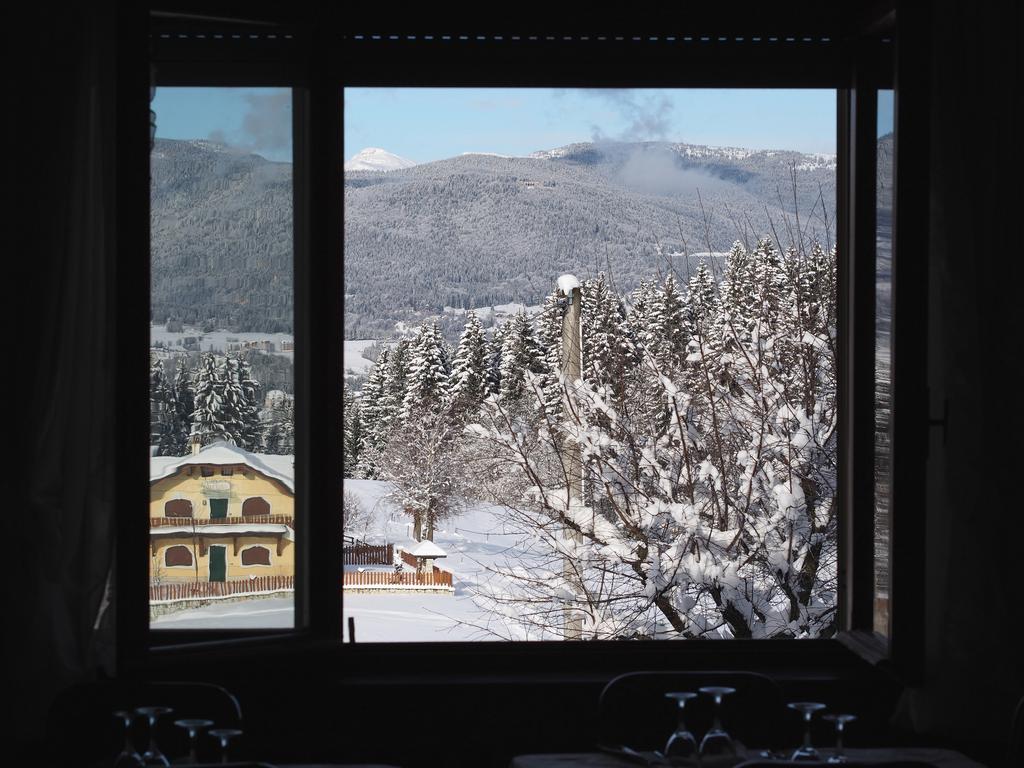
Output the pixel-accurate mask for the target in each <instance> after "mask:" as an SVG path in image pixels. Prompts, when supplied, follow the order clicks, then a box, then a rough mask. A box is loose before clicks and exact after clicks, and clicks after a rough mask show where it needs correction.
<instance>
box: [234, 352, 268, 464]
mask: <svg viewBox="0 0 1024 768" xmlns="http://www.w3.org/2000/svg"><path fill="white" fill-rule="evenodd" d="M238 383H239V385H240V386H241V389H242V394H243V395H244V398H243V402H242V412H241V432H240V434H239V443H238V444H239V445H240V446H241V447H242V448H245V449H246V450H247V451H259V450H260V447H261V443H262V435H263V423H262V422H261V421H260V399H259V398H260V383H259V382H258V381H256V379H255V378H254V377H253V374H252V366H250V365H249V361H248V360H246V359H245V358H244V357H242V358H239V360H238Z"/></svg>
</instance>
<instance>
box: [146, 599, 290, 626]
mask: <svg viewBox="0 0 1024 768" xmlns="http://www.w3.org/2000/svg"><path fill="white" fill-rule="evenodd" d="M150 626H151V627H153V629H291V628H292V627H294V626H295V600H294V599H293V598H292V597H290V596H289V597H267V598H264V599H262V600H246V601H244V602H241V603H214V604H212V605H204V606H203V607H202V608H190V609H188V610H185V611H179V612H177V613H169V614H167V615H165V616H158V617H157V618H155V619H153V620H152V621H151V622H150Z"/></svg>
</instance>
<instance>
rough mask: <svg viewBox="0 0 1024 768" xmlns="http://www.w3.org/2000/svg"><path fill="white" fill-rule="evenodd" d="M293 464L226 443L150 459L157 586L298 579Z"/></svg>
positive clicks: (152, 546) (152, 556) (152, 576)
mask: <svg viewBox="0 0 1024 768" xmlns="http://www.w3.org/2000/svg"><path fill="white" fill-rule="evenodd" d="M293 462H294V458H293V457H292V456H272V455H267V454H258V453H250V452H248V451H245V450H242V449H241V448H239V447H237V446H235V445H232V444H230V443H225V442H218V443H213V444H211V445H207V446H205V447H203V448H202V449H201V450H200V449H199V448H198V446H196V449H195V450H194V451H193V454H192V455H191V456H184V457H176V456H153V457H151V458H150V477H149V488H150V492H149V541H150V583H151V584H174V583H181V582H195V581H213V582H216V581H237V580H246V579H253V578H255V577H258V576H293V575H294V574H295V482H294V476H295V472H294V468H293Z"/></svg>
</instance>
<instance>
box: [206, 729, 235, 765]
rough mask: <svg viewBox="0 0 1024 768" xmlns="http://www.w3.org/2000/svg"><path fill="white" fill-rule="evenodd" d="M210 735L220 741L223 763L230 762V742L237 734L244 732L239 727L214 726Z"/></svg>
mask: <svg viewBox="0 0 1024 768" xmlns="http://www.w3.org/2000/svg"><path fill="white" fill-rule="evenodd" d="M210 735H211V736H213V738H215V739H217V740H218V741H219V742H220V761H221V762H222V763H227V762H229V760H228V742H230V741H231V740H232V739H233V738H235V737H236V736H241V735H242V732H241V731H240V730H238V729H237V728H214V729H213V730H212V731H210Z"/></svg>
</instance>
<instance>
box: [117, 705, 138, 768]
mask: <svg viewBox="0 0 1024 768" xmlns="http://www.w3.org/2000/svg"><path fill="white" fill-rule="evenodd" d="M114 717H116V718H117V719H118V720H120V721H121V725H122V726H123V727H124V745H123V746H122V747H121V753H120V754H119V755H118V756H117V757H116V758H115V759H114V768H144V766H145V764H144V763H143V762H142V758H141V757H140V756H139V753H138V752H136V751H135V745H134V744H133V743H132V722H133V721H134V720H135V714H134V713H133V712H131V711H129V710H127V709H119V710H117V711H116V712H115V713H114Z"/></svg>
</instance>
